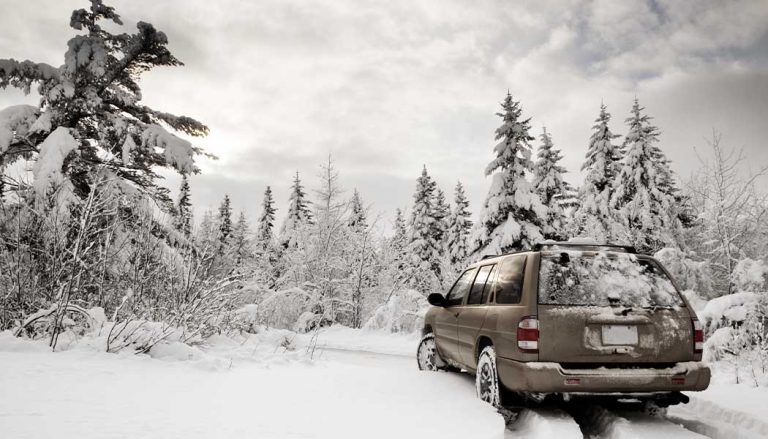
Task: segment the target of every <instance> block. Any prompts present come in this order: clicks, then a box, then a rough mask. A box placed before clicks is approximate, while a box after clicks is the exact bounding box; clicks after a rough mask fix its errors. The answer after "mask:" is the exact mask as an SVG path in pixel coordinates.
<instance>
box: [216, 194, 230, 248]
mask: <svg viewBox="0 0 768 439" xmlns="http://www.w3.org/2000/svg"><path fill="white" fill-rule="evenodd" d="M218 224H219V241H221V242H222V243H226V242H227V241H228V238H229V236H230V235H232V203H231V202H230V201H229V195H224V200H223V201H222V202H221V205H220V206H219V217H218Z"/></svg>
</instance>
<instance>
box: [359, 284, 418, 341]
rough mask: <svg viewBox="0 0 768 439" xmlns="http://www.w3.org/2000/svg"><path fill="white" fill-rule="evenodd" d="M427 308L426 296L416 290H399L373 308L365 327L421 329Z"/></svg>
mask: <svg viewBox="0 0 768 439" xmlns="http://www.w3.org/2000/svg"><path fill="white" fill-rule="evenodd" d="M428 309H429V303H428V302H427V298H426V297H424V295H423V294H421V293H420V292H418V291H416V290H401V291H397V292H396V293H394V294H392V296H391V297H390V298H389V300H387V302H386V303H384V304H383V305H381V306H379V307H378V308H376V310H374V312H373V315H372V316H371V318H370V319H369V320H368V322H366V324H365V328H366V329H372V330H383V331H386V332H405V333H412V332H417V331H419V330H420V329H421V327H422V325H423V323H424V314H426V312H427V310H428Z"/></svg>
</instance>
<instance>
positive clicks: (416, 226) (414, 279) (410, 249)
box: [403, 166, 441, 295]
mask: <svg viewBox="0 0 768 439" xmlns="http://www.w3.org/2000/svg"><path fill="white" fill-rule="evenodd" d="M434 202H435V184H434V182H433V181H432V178H431V177H430V176H429V174H428V173H427V167H426V166H424V168H423V169H422V171H421V176H420V177H419V178H418V179H417V180H416V192H415V193H414V195H413V210H412V211H411V219H410V223H409V231H408V246H407V260H406V261H405V264H404V269H403V280H404V282H405V284H406V285H408V286H409V287H411V288H413V289H415V290H418V291H420V292H422V293H423V294H425V295H426V294H429V293H432V292H435V291H436V290H437V289H438V288H439V287H440V283H441V282H440V278H441V276H440V269H441V267H440V244H439V243H438V242H437V241H436V240H435V229H436V226H435V222H436V219H435V216H434V215H435V209H434V204H433V203H434Z"/></svg>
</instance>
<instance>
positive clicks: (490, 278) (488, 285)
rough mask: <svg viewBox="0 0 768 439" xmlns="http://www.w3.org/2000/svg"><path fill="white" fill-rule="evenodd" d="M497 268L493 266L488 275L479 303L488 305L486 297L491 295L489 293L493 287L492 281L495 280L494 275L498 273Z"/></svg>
mask: <svg viewBox="0 0 768 439" xmlns="http://www.w3.org/2000/svg"><path fill="white" fill-rule="evenodd" d="M497 268H498V265H494V266H493V269H492V270H491V274H489V275H488V281H487V282H486V283H485V288H483V298H482V300H481V303H488V296H490V295H491V291H492V290H493V287H494V282H493V281H494V280H495V279H496V273H497V272H498V271H499V270H498V269H497Z"/></svg>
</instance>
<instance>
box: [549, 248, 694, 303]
mask: <svg viewBox="0 0 768 439" xmlns="http://www.w3.org/2000/svg"><path fill="white" fill-rule="evenodd" d="M539 303H541V304H545V305H589V306H627V307H643V308H653V307H673V306H680V305H682V304H683V303H682V300H681V299H680V296H679V294H678V293H677V291H676V290H675V287H674V286H673V285H672V282H671V281H670V279H669V277H667V275H666V274H665V273H664V271H662V270H661V268H660V267H658V266H657V265H656V264H655V263H654V262H653V261H651V260H646V259H638V258H637V257H636V256H635V255H632V254H621V253H608V252H598V253H591V254H590V253H581V252H574V251H570V252H560V253H555V254H551V255H542V257H541V268H540V273H539Z"/></svg>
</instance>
